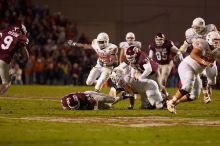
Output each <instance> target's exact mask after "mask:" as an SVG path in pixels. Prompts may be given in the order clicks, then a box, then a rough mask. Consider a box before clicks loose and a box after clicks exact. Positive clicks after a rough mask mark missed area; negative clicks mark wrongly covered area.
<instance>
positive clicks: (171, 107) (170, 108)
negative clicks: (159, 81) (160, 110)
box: [167, 100, 176, 114]
mask: <svg viewBox="0 0 220 146" xmlns="http://www.w3.org/2000/svg"><path fill="white" fill-rule="evenodd" d="M167 109H168V111H169V112H171V113H174V114H176V106H175V104H174V103H173V101H172V100H168V101H167Z"/></svg>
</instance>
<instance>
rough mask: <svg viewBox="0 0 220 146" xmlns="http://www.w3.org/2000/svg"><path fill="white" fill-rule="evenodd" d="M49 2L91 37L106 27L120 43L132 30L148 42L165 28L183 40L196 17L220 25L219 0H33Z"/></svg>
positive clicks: (137, 36) (112, 38)
mask: <svg viewBox="0 0 220 146" xmlns="http://www.w3.org/2000/svg"><path fill="white" fill-rule="evenodd" d="M32 3H33V4H39V5H47V6H48V7H49V8H50V9H51V10H52V11H54V12H55V11H60V12H62V13H63V15H64V16H66V17H68V18H69V19H70V20H73V21H75V22H76V23H77V24H78V25H77V26H78V28H79V30H80V31H81V32H84V33H86V34H87V35H88V36H89V38H90V39H93V38H94V37H96V35H97V34H98V33H99V32H101V31H105V32H107V33H109V35H110V39H111V41H112V42H114V43H118V42H120V41H122V40H123V39H124V36H125V34H126V32H128V31H132V32H134V33H135V34H136V38H137V40H140V41H141V42H142V43H143V44H148V43H149V42H150V41H151V40H152V37H153V36H154V34H155V33H157V32H164V33H165V34H166V35H167V37H168V38H170V39H171V40H173V41H174V42H180V43H182V42H183V40H184V33H185V30H186V29H187V28H189V27H191V24H192V21H193V19H194V18H196V17H202V18H204V19H205V21H206V23H207V24H209V23H213V24H215V25H216V26H217V27H218V26H219V24H220V19H219V9H220V1H219V0H33V1H32Z"/></svg>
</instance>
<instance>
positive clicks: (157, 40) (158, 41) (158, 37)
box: [155, 33, 165, 46]
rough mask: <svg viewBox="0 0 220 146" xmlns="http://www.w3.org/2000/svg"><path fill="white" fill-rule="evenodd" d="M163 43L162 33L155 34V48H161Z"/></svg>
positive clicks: (163, 36)
mask: <svg viewBox="0 0 220 146" xmlns="http://www.w3.org/2000/svg"><path fill="white" fill-rule="evenodd" d="M164 42H165V35H164V34H163V33H157V34H156V35H155V43H156V45H157V46H162V45H163V44H164Z"/></svg>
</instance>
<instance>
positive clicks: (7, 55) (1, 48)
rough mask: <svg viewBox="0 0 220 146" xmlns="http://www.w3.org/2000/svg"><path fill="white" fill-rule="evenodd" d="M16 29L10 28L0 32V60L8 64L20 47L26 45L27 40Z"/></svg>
mask: <svg viewBox="0 0 220 146" xmlns="http://www.w3.org/2000/svg"><path fill="white" fill-rule="evenodd" d="M18 29H19V28H17V27H12V28H9V29H4V30H2V31H0V60H3V61H5V62H6V63H10V61H11V59H12V58H13V56H14V54H15V53H16V52H17V51H18V49H19V48H20V47H21V46H26V45H27V44H28V41H29V40H28V38H27V37H26V36H25V35H23V34H21V33H19V31H17V30H18Z"/></svg>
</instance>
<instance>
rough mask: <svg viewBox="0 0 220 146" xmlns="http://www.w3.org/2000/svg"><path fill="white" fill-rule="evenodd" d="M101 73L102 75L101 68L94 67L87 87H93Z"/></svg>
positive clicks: (87, 81)
mask: <svg viewBox="0 0 220 146" xmlns="http://www.w3.org/2000/svg"><path fill="white" fill-rule="evenodd" d="M100 73H101V71H100V68H98V67H93V68H92V69H91V71H90V73H89V76H88V78H87V80H86V85H89V86H91V85H93V84H94V82H95V80H96V79H97V78H98V76H99V75H100Z"/></svg>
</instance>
